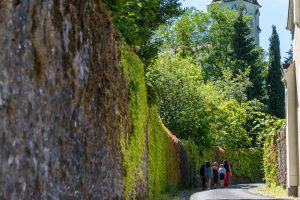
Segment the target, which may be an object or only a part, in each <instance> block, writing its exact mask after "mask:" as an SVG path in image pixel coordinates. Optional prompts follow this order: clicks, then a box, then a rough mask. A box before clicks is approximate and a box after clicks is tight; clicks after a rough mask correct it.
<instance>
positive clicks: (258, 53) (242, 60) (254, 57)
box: [232, 10, 265, 99]
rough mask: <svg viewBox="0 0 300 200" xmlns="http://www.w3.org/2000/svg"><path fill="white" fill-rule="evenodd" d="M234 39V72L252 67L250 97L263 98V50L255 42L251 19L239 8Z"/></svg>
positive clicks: (248, 93) (234, 25) (248, 92)
mask: <svg viewBox="0 0 300 200" xmlns="http://www.w3.org/2000/svg"><path fill="white" fill-rule="evenodd" d="M233 27H234V31H233V35H232V37H233V39H232V60H233V65H232V67H233V68H232V71H233V72H234V74H236V73H238V72H239V70H241V71H243V72H244V71H245V70H246V69H248V68H249V69H250V74H249V80H250V81H251V82H252V87H251V88H248V91H247V95H248V98H249V99H254V98H256V99H262V95H263V83H264V79H265V78H264V76H263V72H264V67H265V64H264V62H263V52H262V49H261V48H260V47H259V46H256V45H255V43H254V38H253V37H252V35H251V33H252V30H251V28H250V23H249V19H248V18H246V17H244V15H243V11H242V10H239V15H238V17H237V18H236V19H235V21H234V23H233Z"/></svg>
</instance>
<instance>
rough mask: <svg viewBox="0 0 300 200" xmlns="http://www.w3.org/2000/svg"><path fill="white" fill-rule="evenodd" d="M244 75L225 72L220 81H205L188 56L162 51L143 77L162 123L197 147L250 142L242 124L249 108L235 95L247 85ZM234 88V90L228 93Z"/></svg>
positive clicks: (225, 145)
mask: <svg viewBox="0 0 300 200" xmlns="http://www.w3.org/2000/svg"><path fill="white" fill-rule="evenodd" d="M226 75H227V74H224V76H226ZM246 75H247V74H241V77H238V78H232V76H230V75H228V78H226V81H225V83H223V84H222V83H221V82H219V83H218V84H216V85H214V84H212V83H205V82H204V81H203V74H202V71H201V68H199V67H198V66H196V65H194V64H193V62H192V59H191V58H189V57H185V58H183V57H182V56H181V55H180V54H176V55H174V54H172V53H170V52H163V53H161V54H160V55H159V56H158V59H157V61H156V62H155V64H154V66H152V67H151V68H149V71H148V72H147V74H146V77H147V84H148V85H150V86H151V87H152V88H153V90H154V91H156V95H157V105H158V108H159V113H160V116H161V118H162V121H163V123H164V124H165V125H166V126H167V127H168V128H169V129H170V130H171V131H172V132H173V133H174V134H175V135H176V136H177V137H179V138H181V139H192V140H194V141H195V142H196V144H197V145H201V146H213V145H219V146H224V147H228V146H230V147H244V146H248V145H249V144H250V138H249V137H248V135H247V132H246V130H245V129H244V127H243V124H245V123H246V120H247V113H248V111H249V110H251V108H250V106H249V104H248V102H240V101H239V100H237V99H235V97H238V98H241V99H243V95H242V93H243V87H244V86H245V85H247V84H249V80H247V78H246V77H245V76H246ZM226 77H227V76H226ZM234 87H235V89H236V90H238V91H236V93H235V94H233V95H230V94H229V92H230V91H232V90H233V89H234ZM224 90H226V91H224Z"/></svg>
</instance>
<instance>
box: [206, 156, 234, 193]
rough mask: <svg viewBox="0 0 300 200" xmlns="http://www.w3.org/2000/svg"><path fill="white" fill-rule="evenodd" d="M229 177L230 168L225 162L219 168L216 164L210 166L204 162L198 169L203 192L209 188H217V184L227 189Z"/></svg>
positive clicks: (207, 162)
mask: <svg viewBox="0 0 300 200" xmlns="http://www.w3.org/2000/svg"><path fill="white" fill-rule="evenodd" d="M231 175H232V174H231V168H230V165H229V163H228V161H227V160H224V162H223V164H220V166H219V164H218V163H217V162H214V164H213V165H211V164H210V162H209V161H205V162H204V164H203V165H202V166H201V168H200V176H201V178H202V188H203V190H206V189H210V188H211V186H213V187H214V188H217V186H218V185H219V184H220V186H221V187H222V188H224V187H228V186H229V182H230V176H231Z"/></svg>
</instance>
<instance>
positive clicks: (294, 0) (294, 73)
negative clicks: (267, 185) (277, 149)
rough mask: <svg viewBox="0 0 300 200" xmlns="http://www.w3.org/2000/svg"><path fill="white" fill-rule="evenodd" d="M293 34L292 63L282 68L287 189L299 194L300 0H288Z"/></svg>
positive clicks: (290, 192) (289, 24) (290, 27)
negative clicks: (284, 102) (284, 90)
mask: <svg viewBox="0 0 300 200" xmlns="http://www.w3.org/2000/svg"><path fill="white" fill-rule="evenodd" d="M287 28H288V29H289V30H290V31H291V32H292V36H293V54H294V55H293V63H292V64H291V65H290V66H289V67H288V68H287V69H285V70H284V77H283V79H284V82H285V88H286V119H287V138H286V139H287V191H288V194H289V195H293V196H298V197H299V196H300V186H299V185H300V164H299V161H300V153H299V152H300V107H299V105H300V101H299V100H300V0H289V15H288V27H287Z"/></svg>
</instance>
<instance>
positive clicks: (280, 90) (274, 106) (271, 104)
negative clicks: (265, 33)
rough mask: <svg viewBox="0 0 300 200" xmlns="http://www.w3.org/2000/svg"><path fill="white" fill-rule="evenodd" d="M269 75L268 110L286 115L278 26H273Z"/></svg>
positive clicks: (273, 113)
mask: <svg viewBox="0 0 300 200" xmlns="http://www.w3.org/2000/svg"><path fill="white" fill-rule="evenodd" d="M272 29H273V31H272V36H271V38H270V47H269V65H268V76H267V92H268V111H269V113H270V114H272V115H275V116H276V117H279V118H284V117H285V105H284V84H283V82H282V81H281V62H280V59H281V56H280V41H279V36H278V33H277V31H276V27H275V26H273V27H272Z"/></svg>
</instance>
